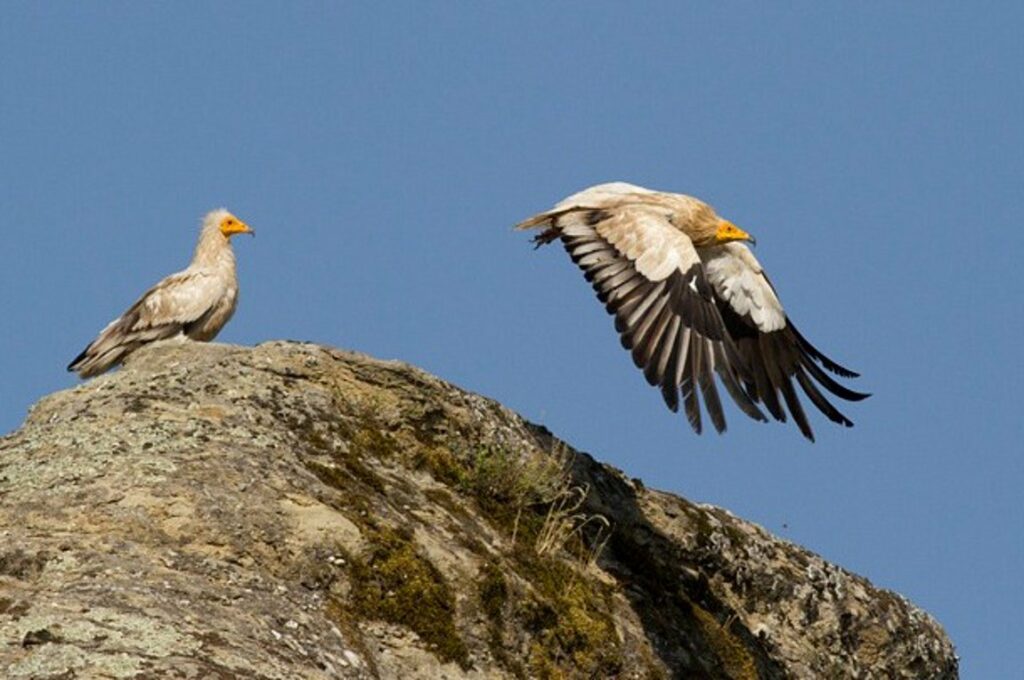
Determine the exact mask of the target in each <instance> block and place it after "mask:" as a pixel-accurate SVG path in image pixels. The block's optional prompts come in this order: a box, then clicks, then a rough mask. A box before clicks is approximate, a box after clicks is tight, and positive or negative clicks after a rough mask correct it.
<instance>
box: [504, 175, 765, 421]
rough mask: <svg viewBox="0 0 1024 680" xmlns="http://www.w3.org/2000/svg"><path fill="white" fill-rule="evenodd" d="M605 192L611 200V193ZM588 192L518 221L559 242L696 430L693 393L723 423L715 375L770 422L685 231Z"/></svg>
mask: <svg viewBox="0 0 1024 680" xmlns="http://www.w3.org/2000/svg"><path fill="white" fill-rule="evenodd" d="M624 186H626V187H628V186H629V185H624ZM606 193H608V194H609V196H611V197H613V196H615V195H616V193H617V192H606ZM622 193H625V191H624V192H622ZM587 198H590V199H594V198H595V197H594V196H587V195H585V194H579V195H577V196H575V197H570V199H567V201H564V202H563V203H562V204H560V205H559V206H558V207H556V208H555V209H554V210H553V211H551V212H549V213H544V214H541V215H538V216H536V217H534V218H531V219H530V220H527V221H526V222H523V223H522V224H520V225H519V228H521V229H529V228H541V229H543V230H544V231H542V232H541V233H540V235H538V236H537V242H538V243H547V242H549V241H552V240H554V239H555V238H560V239H561V241H562V243H563V245H564V246H565V249H566V250H567V251H568V253H569V255H570V257H572V259H573V261H574V262H575V263H576V264H577V265H578V266H579V267H580V269H582V270H583V272H584V275H585V276H586V278H587V280H588V281H590V282H591V284H592V285H593V287H594V290H595V291H596V292H597V296H598V298H599V299H600V300H601V302H603V303H604V304H605V307H606V309H607V310H608V312H609V313H611V314H613V315H614V316H615V328H616V330H618V332H619V334H620V335H621V339H622V344H623V346H624V347H625V348H626V349H628V350H631V352H632V355H633V361H634V363H635V364H636V365H637V367H638V368H641V369H642V370H643V372H644V376H645V377H646V378H647V381H648V382H649V383H650V384H651V385H654V386H657V387H659V388H660V389H661V393H662V396H663V397H664V399H665V403H666V404H667V405H668V407H669V408H670V409H672V410H673V411H677V410H678V409H679V402H680V395H682V401H683V405H684V409H685V412H686V415H687V417H688V419H689V421H690V424H691V425H692V426H693V429H694V430H696V431H697V432H700V431H701V429H702V426H701V412H700V405H699V398H698V390H699V391H700V394H701V395H702V396H703V400H704V405H705V408H706V409H707V412H708V415H709V416H710V418H711V422H712V423H713V424H714V426H715V428H716V429H717V430H718V431H719V432H722V431H723V430H725V416H724V414H723V412H722V404H721V400H720V399H719V396H718V391H717V389H716V386H715V381H714V374H715V372H717V373H718V375H719V377H720V379H721V380H722V383H723V385H724V386H725V387H726V389H727V390H728V392H729V394H730V396H732V397H733V399H734V400H735V401H736V403H737V404H738V405H739V407H740V408H741V409H742V410H743V411H744V412H745V413H746V414H747V415H749V416H750V417H752V418H755V419H757V420H766V418H765V417H764V415H763V414H762V413H761V411H760V409H758V407H757V406H756V405H755V404H754V402H753V400H752V399H751V398H750V396H748V395H747V394H746V393H745V392H744V390H743V388H742V386H741V384H740V376H741V375H744V374H746V370H744V369H742V368H740V369H739V370H738V368H737V366H736V362H738V361H740V356H739V355H738V354H737V352H736V350H735V347H734V346H733V344H732V342H731V340H730V338H729V335H728V333H727V330H726V327H725V322H724V320H723V319H722V316H721V314H720V312H719V309H718V306H717V304H716V301H715V297H714V293H713V291H712V289H711V287H710V286H709V285H708V282H707V279H706V277H705V274H704V266H703V264H702V262H701V260H700V257H699V256H698V254H697V251H696V249H695V248H694V246H693V243H692V242H691V241H690V239H689V238H688V237H687V236H686V234H684V233H683V232H681V231H680V230H679V229H677V228H676V227H675V226H673V225H672V224H671V222H670V221H669V218H668V216H667V214H666V213H664V212H662V211H659V210H658V209H657V208H656V207H652V206H645V205H636V204H616V203H615V202H614V201H606V200H592V201H591V202H590V205H587V204H586V202H585V199H587ZM601 198H606V197H605V196H603V195H602V196H601V197H598V199H601ZM570 201H576V202H574V203H570ZM567 204H568V205H567Z"/></svg>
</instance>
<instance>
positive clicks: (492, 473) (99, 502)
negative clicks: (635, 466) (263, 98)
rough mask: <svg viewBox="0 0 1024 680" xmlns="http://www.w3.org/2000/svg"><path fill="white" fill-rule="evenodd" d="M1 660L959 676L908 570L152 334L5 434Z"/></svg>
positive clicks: (537, 434) (151, 671)
mask: <svg viewBox="0 0 1024 680" xmlns="http://www.w3.org/2000/svg"><path fill="white" fill-rule="evenodd" d="M0 645H2V646H0V676H2V677H4V678H12V679H13V678H40V679H41V678H101V677H102V678H281V679H288V680H290V679H293V678H403V679H405V678H431V679H433V678H535V677H536V678H545V677H551V678H560V677H567V678H659V677H660V678H876V677H877V678H955V677H957V661H956V657H955V656H954V653H953V648H952V645H951V644H950V642H949V640H948V639H947V638H946V636H945V634H944V633H943V631H942V629H941V628H940V627H939V625H938V624H937V623H935V621H933V620H932V619H931V618H929V617H928V616H927V615H926V614H925V613H924V612H922V611H920V610H919V609H917V608H915V607H914V606H913V605H911V604H909V603H908V602H907V601H905V600H904V599H902V598H901V597H900V596H899V595H896V594H894V593H891V592H887V591H884V590H880V589H877V588H874V587H873V586H872V585H871V584H870V583H869V582H868V581H866V580H865V579H863V578H861V577H859V576H856V575H854V574H851V573H848V572H846V571H844V570H843V569H841V568H839V567H837V566H835V565H832V564H829V563H827V562H825V561H823V560H822V559H821V558H819V557H817V556H816V555H814V554H812V553H810V552H808V551H806V550H804V549H802V548H800V547H799V546H796V545H793V544H791V543H788V542H786V541H783V540H780V539H778V538H775V537H773V536H771V535H770V534H768V533H767V532H766V531H765V530H763V529H761V528H760V527H758V526H755V525H753V524H751V523H749V522H745V521H743V520H741V519H738V518H736V517H734V516H732V515H731V514H729V513H728V512H726V511H725V510H722V509H719V508H715V507H710V506H706V505H696V504H693V503H690V502H688V501H686V500H684V499H682V498H678V497H675V496H672V495H670V494H667V493H662V492H658V491H653V490H651V489H647V488H645V487H644V486H643V485H642V484H640V483H639V482H637V481H635V480H633V481H631V480H630V479H628V478H627V477H625V476H624V475H623V474H622V473H621V472H619V471H618V470H615V469H613V468H611V467H608V466H606V465H602V464H600V463H597V462H595V461H594V460H593V459H592V458H591V457H590V456H588V455H586V454H582V453H577V452H575V451H573V450H572V449H571V448H569V447H568V446H567V445H565V444H563V443H562V442H559V441H558V440H557V439H555V438H554V437H553V436H552V435H551V434H550V433H548V432H547V431H546V430H545V429H544V428H542V427H539V426H536V425H532V424H530V423H527V422H525V421H523V420H522V419H521V418H519V417H518V416H517V415H515V414H514V413H512V412H510V411H509V410H507V409H505V408H504V407H502V406H500V405H499V404H497V403H495V402H493V401H490V400H488V399H485V398H483V397H480V396H477V395H474V394H468V393H466V392H464V391H462V390H459V389H458V388H456V387H454V386H452V385H450V384H448V383H445V382H443V381H442V380H439V379H437V378H434V377H432V376H430V375H427V374H426V373H423V372H422V371H420V370H418V369H415V368H413V367H410V366H408V365H405V364H402V363H398V362H385V361H378V360H375V359H372V358H369V357H366V356H363V355H359V354H354V353H350V352H343V351H337V350H332V349H328V348H324V347H319V346H315V345H308V344H297V343H284V342H275V343H269V344H265V345H261V346H259V347H256V348H243V347H233V346H225V345H216V344H208V345H200V344H192V343H187V344H158V345H155V346H153V347H149V348H146V349H142V350H140V351H138V352H137V353H136V354H134V355H133V356H132V357H131V358H130V360H129V362H128V365H127V366H125V367H124V368H123V369H121V370H119V371H117V372H115V373H112V374H109V375H106V376H102V377H100V378H97V379H95V380H93V381H91V382H88V383H85V384H83V385H81V386H79V387H77V388H75V389H71V390H67V391H63V392H59V393H57V394H54V395H51V396H49V397H47V398H45V399H43V400H42V401H40V402H39V403H38V404H37V405H36V406H35V407H34V408H33V409H32V411H31V414H30V415H29V417H28V419H27V421H26V422H25V424H24V425H23V426H22V427H21V428H20V429H19V430H17V431H16V432H14V433H12V434H10V435H8V436H6V437H4V438H3V439H0Z"/></svg>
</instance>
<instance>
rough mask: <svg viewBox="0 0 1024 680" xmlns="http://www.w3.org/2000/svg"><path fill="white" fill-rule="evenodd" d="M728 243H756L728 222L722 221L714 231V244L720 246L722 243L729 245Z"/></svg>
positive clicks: (752, 238) (751, 237)
mask: <svg viewBox="0 0 1024 680" xmlns="http://www.w3.org/2000/svg"><path fill="white" fill-rule="evenodd" d="M730 241H750V242H751V243H757V240H756V239H755V238H754V237H753V236H751V235H750V234H748V233H747V232H745V231H743V230H742V229H740V228H739V227H737V226H736V225H735V224H733V223H732V222H729V221H728V220H722V221H721V222H720V223H719V224H718V229H717V230H716V231H715V243H717V244H719V245H721V244H722V243H729V242H730Z"/></svg>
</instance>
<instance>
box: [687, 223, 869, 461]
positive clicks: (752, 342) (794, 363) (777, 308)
mask: <svg viewBox="0 0 1024 680" xmlns="http://www.w3.org/2000/svg"><path fill="white" fill-rule="evenodd" d="M700 257H701V260H702V261H703V263H704V267H705V270H706V273H707V279H708V282H709V283H710V284H711V288H712V290H713V292H714V297H715V300H716V303H717V306H718V309H719V312H720V314H721V318H722V319H723V321H724V322H725V327H726V330H727V332H728V334H729V336H730V337H731V338H732V340H733V342H734V343H735V348H736V351H737V352H738V354H739V356H740V361H739V362H737V363H736V366H737V372H738V374H739V375H740V377H741V378H742V380H743V383H744V389H745V392H746V393H747V394H748V395H749V396H750V397H751V398H753V399H754V400H755V401H757V402H759V403H763V404H764V406H765V408H767V409H768V411H769V412H770V413H771V414H772V416H774V417H775V419H777V420H780V421H785V420H786V408H788V409H789V413H790V414H792V416H793V420H795V421H796V423H797V425H798V426H799V428H800V431H801V432H802V433H803V434H804V436H805V437H807V438H808V439H810V440H811V441H813V440H814V432H813V431H812V430H811V426H810V424H809V423H808V421H807V415H806V414H805V413H804V410H803V407H802V405H801V403H800V399H799V397H798V396H797V393H796V390H795V389H794V388H793V382H792V381H793V380H796V382H797V384H799V385H800V388H801V389H802V390H803V392H804V394H806V395H807V398H808V399H810V400H811V403H813V404H814V405H815V407H817V409H818V410H819V411H821V412H822V413H823V414H825V416H826V417H828V419H829V420H831V421H833V422H835V423H839V424H841V425H845V426H847V427H849V426H851V425H853V423H852V422H851V421H850V419H849V418H847V417H846V416H844V415H843V414H842V413H840V412H839V410H838V409H837V408H836V407H835V406H833V405H832V403H831V402H829V400H828V399H826V398H825V396H824V395H823V394H822V392H821V390H820V389H819V386H820V387H824V388H825V389H826V390H828V391H829V392H831V393H832V394H834V395H835V396H837V397H840V398H842V399H846V400H848V401H860V400H861V399H864V398H866V397H867V396H869V395H867V394H864V393H861V392H855V391H853V390H850V389H848V388H846V387H844V386H842V385H840V384H839V383H838V382H836V381H835V380H834V379H833V378H831V377H830V376H829V375H828V374H827V373H826V372H825V371H823V370H822V367H824V368H825V369H827V370H828V371H831V372H833V373H835V374H837V375H840V376H843V377H855V376H856V375H857V374H856V373H854V372H853V371H851V370H849V369H846V368H843V367H842V366H840V365H839V364H837V363H836V362H834V361H832V360H831V359H829V358H828V357H826V356H825V355H824V354H822V353H821V352H820V351H818V349H816V348H815V347H814V346H813V345H811V343H809V342H808V341H807V340H806V339H804V337H803V336H802V335H801V334H800V333H799V332H798V331H797V329H796V328H795V327H794V326H793V324H792V323H791V322H790V320H789V318H788V317H787V316H786V313H785V312H784V311H783V308H782V304H781V303H780V302H779V298H778V296H777V295H776V293H775V289H774V287H773V286H772V285H771V282H770V281H769V280H768V278H767V276H765V274H764V272H763V271H762V269H761V265H760V264H759V263H758V261H757V259H756V258H755V257H754V255H753V254H752V253H751V252H750V250H749V249H748V248H747V247H746V246H745V245H742V244H740V243H727V244H725V245H719V246H712V247H709V248H702V249H701V250H700ZM819 364H821V365H820V366H819ZM780 396H781V401H780ZM783 402H784V403H785V407H786V408H783Z"/></svg>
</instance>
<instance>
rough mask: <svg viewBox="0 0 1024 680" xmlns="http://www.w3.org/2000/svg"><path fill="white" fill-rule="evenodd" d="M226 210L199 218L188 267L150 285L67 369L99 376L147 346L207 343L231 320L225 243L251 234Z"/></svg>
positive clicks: (233, 280) (232, 281) (234, 292)
mask: <svg viewBox="0 0 1024 680" xmlns="http://www.w3.org/2000/svg"><path fill="white" fill-rule="evenodd" d="M252 233H253V231H252V230H251V229H250V228H249V227H248V225H246V224H245V223H244V222H242V221H241V220H239V219H238V218H236V217H235V216H234V215H232V214H231V213H229V212H228V211H227V210H224V209H219V210H214V211H212V212H210V213H208V214H207V215H206V217H205V218H203V226H202V229H201V231H200V234H199V243H198V244H197V245H196V250H195V254H194V255H193V257H192V262H191V264H189V266H188V267H187V268H186V269H184V270H183V271H180V272H178V273H176V274H171V275H170V276H168V277H167V278H165V279H163V280H162V281H160V283H158V284H156V285H155V286H153V287H152V288H150V289H149V290H148V291H146V293H145V294H143V296H142V297H140V298H139V299H138V300H137V301H136V302H135V304H133V305H132V306H131V307H129V308H128V310H127V311H126V312H125V313H124V314H122V315H121V316H120V317H118V318H117V319H115V320H113V321H111V322H110V323H109V324H108V325H107V326H106V328H104V329H103V330H102V331H100V334H99V336H98V337H97V338H96V339H95V340H93V341H92V342H91V343H90V344H89V346H88V347H86V348H85V349H84V350H83V351H82V353H81V354H79V355H78V356H77V357H75V359H74V361H72V362H71V363H70V364H69V365H68V370H69V371H76V372H77V373H78V374H79V375H80V376H81V377H83V378H88V377H91V376H94V375H99V374H100V373H103V372H104V371H106V370H107V369H109V368H111V367H112V366H115V365H117V364H119V363H121V361H123V360H124V358H125V357H126V356H128V355H129V354H131V353H132V352H133V351H135V350H136V349H138V348H139V347H141V346H142V345H145V344H147V343H150V342H155V341H157V340H163V339H166V338H173V337H183V338H189V339H192V340H198V341H203V342H205V341H209V340H212V339H213V338H214V337H216V335H217V333H218V332H219V331H220V329H221V328H223V327H224V325H225V324H226V323H227V322H228V320H230V319H231V315H232V314H234V312H235V306H236V305H237V304H238V278H237V276H236V274H235V255H234V252H233V251H232V249H231V241H230V239H231V237H232V236H233V235H235V234H252Z"/></svg>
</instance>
